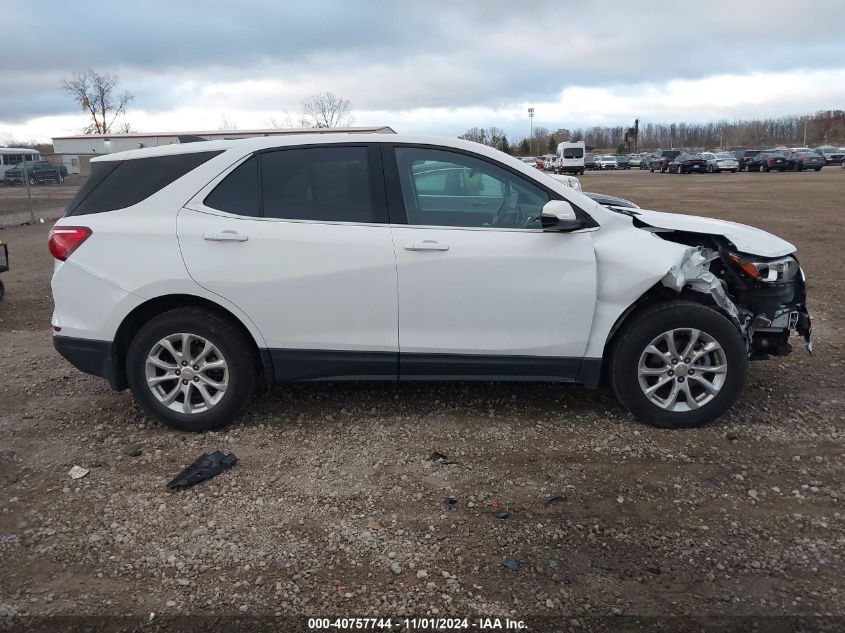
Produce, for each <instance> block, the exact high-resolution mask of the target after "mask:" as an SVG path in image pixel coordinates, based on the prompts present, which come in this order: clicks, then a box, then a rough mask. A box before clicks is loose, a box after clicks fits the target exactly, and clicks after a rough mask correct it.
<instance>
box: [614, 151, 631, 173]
mask: <svg viewBox="0 0 845 633" xmlns="http://www.w3.org/2000/svg"><path fill="white" fill-rule="evenodd" d="M616 163H617V164H618V165H619V169H631V159H630V158H628V156H626V155H625V154H617V155H616Z"/></svg>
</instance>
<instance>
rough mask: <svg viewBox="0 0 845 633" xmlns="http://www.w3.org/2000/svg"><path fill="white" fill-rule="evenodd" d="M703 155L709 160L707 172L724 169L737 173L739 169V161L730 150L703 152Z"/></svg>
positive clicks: (714, 172) (715, 172)
mask: <svg viewBox="0 0 845 633" xmlns="http://www.w3.org/2000/svg"><path fill="white" fill-rule="evenodd" d="M701 157H702V158H703V159H704V160H706V161H707V172H708V173H711V174H718V173H719V172H722V171H729V172H731V173H732V174H735V173H736V172H737V170H738V169H739V161H737V159H736V156H734V155H733V154H731V153H730V152H701Z"/></svg>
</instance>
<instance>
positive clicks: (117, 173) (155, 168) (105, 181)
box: [65, 151, 220, 216]
mask: <svg viewBox="0 0 845 633" xmlns="http://www.w3.org/2000/svg"><path fill="white" fill-rule="evenodd" d="M219 153H220V152H219V151H216V152H193V153H189V154H172V155H169V156H155V157H151V158H135V159H130V160H122V161H105V162H100V163H93V164H92V165H91V175H90V176H89V177H88V180H87V181H86V182H85V184H84V185H82V187H80V189H79V191H78V192H77V193H76V195H75V196H74V197H73V200H71V201H70V204H69V205H68V208H67V211H66V212H65V215H68V216H71V215H86V214H89V213H104V212H106V211H115V210H117V209H125V208H126V207H131V206H132V205H135V204H138V203H139V202H141V201H142V200H146V199H147V198H149V197H150V196H151V195H153V194H154V193H156V192H157V191H160V190H161V189H163V188H164V187H166V186H167V185H169V184H170V183H172V182H174V181H175V180H178V179H179V178H181V177H182V176H184V175H185V174H187V173H188V172H190V171H192V170H194V169H196V168H197V167H199V166H200V165H202V164H203V163H205V162H206V161H209V160H211V159H212V158H214V157H215V156H217V155H218V154H219Z"/></svg>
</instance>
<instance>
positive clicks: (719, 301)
mask: <svg viewBox="0 0 845 633" xmlns="http://www.w3.org/2000/svg"><path fill="white" fill-rule="evenodd" d="M610 208H614V207H612V206H611V207H610ZM614 210H615V211H617V212H619V213H623V214H624V215H628V216H629V217H631V219H632V221H633V224H634V226H636V227H637V228H640V229H642V230H645V231H648V232H650V233H653V234H655V235H656V236H657V237H661V238H663V239H664V240H667V241H670V242H674V243H676V244H680V245H685V246H687V249H686V252H685V253H684V255H683V257H682V259H681V262H680V263H679V264H677V265H675V266H672V268H671V269H670V270H669V271H668V272H667V273H666V276H665V277H664V278H663V279H662V280H661V282H662V285H663V287H665V288H668V289H671V290H674V291H675V292H677V293H681V292H685V291H686V289H690V290H692V291H695V292H697V293H705V294H709V295H710V296H711V297H712V299H713V302H714V303H715V304H716V305H717V306H718V307H719V308H720V309H721V310H722V311H723V312H724V313H725V314H727V315H728V316H729V317H730V318H731V319H732V320H733V322H734V324H735V325H736V326H737V327H738V328H739V330H740V331H741V332H742V335H743V338H744V340H745V343H746V346H747V349H748V356H749V358H751V359H761V358H767V357H769V356H785V355H787V354H789V353H790V352H791V349H792V348H791V346H790V343H789V336H790V332H791V331H795V332H796V333H797V334H798V335H799V336H801V337H802V338H803V339H804V345H805V347H806V349H807V351H808V352H812V349H813V343H812V325H811V321H810V315H809V312H808V310H807V297H806V288H805V283H806V279H805V276H804V271H803V270H802V268H801V265H800V264H799V262H798V259H797V258H796V257H795V250H796V249H795V246H793V245H792V244H790V243H789V242H787V241H785V240H782V239H781V238H779V237H776V236H774V235H772V234H770V233H766V232H765V231H761V230H760V229H756V228H754V227H750V226H746V225H744V224H737V223H734V222H727V221H724V220H716V219H712V218H702V217H698V216H691V215H684V214H674V213H663V212H658V211H649V210H645V209H640V208H639V207H634V208H630V209H629V208H625V209H614Z"/></svg>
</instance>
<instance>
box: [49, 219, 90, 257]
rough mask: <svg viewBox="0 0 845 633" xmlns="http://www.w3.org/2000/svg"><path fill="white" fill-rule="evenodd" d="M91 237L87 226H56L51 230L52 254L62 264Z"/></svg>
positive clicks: (50, 243) (50, 244)
mask: <svg viewBox="0 0 845 633" xmlns="http://www.w3.org/2000/svg"><path fill="white" fill-rule="evenodd" d="M89 235H91V229H89V228H88V227H87V226H54V227H53V228H52V229H50V241H49V242H48V244H49V246H50V254H51V255H52V256H53V257H55V258H56V259H58V260H59V261H60V262H63V261H65V260H66V259H67V258H68V257H70V256H71V254H72V253H73V251H75V250H76V249H77V248H79V246H80V245H81V244H82V242H84V241H85V240H87V239H88V236H89Z"/></svg>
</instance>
